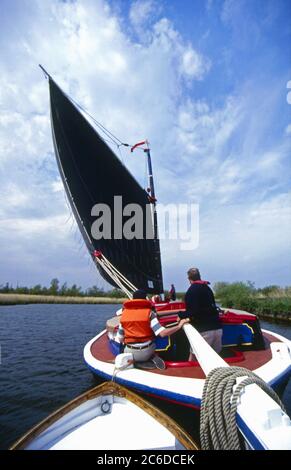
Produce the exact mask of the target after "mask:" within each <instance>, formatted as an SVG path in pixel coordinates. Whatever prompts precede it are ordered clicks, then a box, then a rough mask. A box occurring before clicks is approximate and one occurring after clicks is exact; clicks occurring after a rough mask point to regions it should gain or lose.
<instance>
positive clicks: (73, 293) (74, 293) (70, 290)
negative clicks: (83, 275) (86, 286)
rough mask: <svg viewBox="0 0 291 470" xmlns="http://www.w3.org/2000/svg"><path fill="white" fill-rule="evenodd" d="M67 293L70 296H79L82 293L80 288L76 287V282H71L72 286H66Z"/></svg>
mask: <svg viewBox="0 0 291 470" xmlns="http://www.w3.org/2000/svg"><path fill="white" fill-rule="evenodd" d="M67 295H68V296H70V297H76V296H81V295H83V293H82V288H81V287H77V285H76V284H73V285H72V287H68V289H67Z"/></svg>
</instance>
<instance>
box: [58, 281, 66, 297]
mask: <svg viewBox="0 0 291 470" xmlns="http://www.w3.org/2000/svg"><path fill="white" fill-rule="evenodd" d="M67 292H68V285H67V283H66V282H64V284H62V286H61V288H60V289H59V294H60V295H67Z"/></svg>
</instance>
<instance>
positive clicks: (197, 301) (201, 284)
mask: <svg viewBox="0 0 291 470" xmlns="http://www.w3.org/2000/svg"><path fill="white" fill-rule="evenodd" d="M187 274H188V279H189V281H190V284H191V285H190V287H189V289H188V290H187V292H186V295H185V304H186V312H183V318H184V317H187V318H190V323H191V324H192V325H193V326H194V327H195V328H196V329H197V331H199V333H200V334H201V336H202V337H203V338H204V339H205V341H207V343H208V344H209V345H210V346H211V347H212V348H213V349H214V350H215V351H216V352H217V353H218V354H219V353H220V351H221V348H222V343H221V339H222V328H221V323H220V320H219V313H218V309H217V307H216V304H215V299H214V295H213V292H212V290H211V289H210V287H209V284H210V283H209V282H208V281H202V280H201V276H200V272H199V269H197V268H190V269H189V270H188V272H187ZM193 359H194V354H193V352H192V351H190V355H189V361H193Z"/></svg>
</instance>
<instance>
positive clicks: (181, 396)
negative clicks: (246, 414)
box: [45, 72, 291, 448]
mask: <svg viewBox="0 0 291 470" xmlns="http://www.w3.org/2000/svg"><path fill="white" fill-rule="evenodd" d="M45 73H46V75H47V77H48V79H49V88H50V107H51V123H52V134H53V142H54V148H55V154H56V158H57V163H58V167H59V171H60V174H61V177H62V180H63V184H64V187H65V190H66V193H67V196H68V199H69V202H70V204H71V207H72V210H73V213H74V215H75V218H76V221H77V223H78V226H79V229H80V231H81V233H82V235H83V238H84V241H85V243H86V245H87V248H88V250H89V253H90V255H91V256H92V259H93V261H94V263H95V264H96V266H97V268H98V270H99V272H100V274H101V276H102V277H103V278H104V279H106V281H108V282H109V283H110V284H111V285H113V286H115V287H118V288H120V289H122V290H123V292H124V293H125V294H126V295H127V296H128V297H130V296H131V294H132V292H133V291H134V290H136V288H139V289H143V290H145V291H146V292H148V293H149V294H163V279H162V268H161V254H160V246H159V239H158V232H157V217H156V200H155V193H154V186H153V176H152V167H151V155H150V150H149V148H148V146H146V148H145V149H144V150H145V153H146V155H147V160H148V169H149V182H150V198H149V194H148V192H147V191H146V190H144V189H143V188H142V187H141V186H140V185H139V184H138V183H137V181H136V180H135V178H134V177H133V176H132V175H131V174H130V173H129V171H128V170H127V168H126V167H125V166H124V165H123V164H122V163H121V161H120V160H119V159H118V158H117V156H116V155H115V154H114V152H113V151H112V150H111V148H110V147H109V146H108V145H107V144H106V142H105V141H104V139H102V137H101V135H100V133H99V132H97V131H96V130H95V129H94V127H93V126H92V125H91V124H90V123H89V122H88V120H87V119H86V118H85V117H84V115H83V113H82V112H81V110H80V109H78V107H77V106H76V105H75V104H74V102H73V101H72V99H70V98H69V97H68V96H67V95H66V94H65V93H64V92H63V91H62V90H61V89H60V88H59V86H58V85H57V84H56V83H55V81H54V80H53V79H52V77H51V76H49V74H47V72H45ZM120 142H121V141H120ZM116 195H119V196H122V200H123V204H124V205H126V204H132V203H136V204H138V205H139V206H140V207H141V208H142V215H143V218H144V221H145V222H146V220H147V214H148V212H149V210H148V209H149V208H150V212H151V214H152V218H151V219H150V220H151V222H150V228H151V232H152V234H153V236H151V237H146V236H145V235H146V234H145V233H144V234H143V235H144V236H143V237H142V238H139V239H138V238H132V239H127V238H124V237H123V236H122V234H121V235H120V236H118V237H114V233H110V235H109V236H108V237H107V238H101V239H99V240H96V239H95V238H94V237H93V236H92V233H91V226H92V207H93V206H94V205H95V204H96V203H104V204H107V205H108V206H109V207H110V208H111V209H113V210H114V196H116ZM144 225H146V224H144ZM155 308H156V310H157V313H158V315H159V320H160V322H161V323H162V324H163V326H165V327H167V326H168V325H170V324H171V325H172V324H173V323H175V322H176V321H177V314H178V312H179V311H181V310H185V305H184V303H183V302H179V301H176V302H165V301H161V302H158V303H156V304H155ZM117 313H119V314H120V312H117ZM118 324H119V315H118V314H117V315H114V317H113V318H112V319H111V320H109V321H108V322H107V325H106V329H105V330H104V331H102V332H101V333H99V334H98V335H97V336H95V337H94V338H93V339H92V340H91V341H89V342H88V344H87V345H86V346H85V348H84V359H85V362H86V364H87V366H88V367H89V369H90V370H91V371H92V372H93V373H94V374H96V375H98V376H99V377H102V378H103V379H105V380H110V379H111V378H112V377H113V376H114V374H115V372H116V367H115V358H116V357H117V356H119V355H120V353H121V350H120V344H119V343H118V342H117V341H116V340H115V334H116V331H117V328H118ZM221 324H222V328H223V338H222V341H223V346H224V348H223V351H224V356H225V357H224V359H225V360H223V366H224V365H226V366H227V365H228V364H229V363H236V365H239V366H241V365H242V366H243V367H244V368H245V369H248V370H250V371H253V372H255V373H256V374H257V376H258V377H260V378H261V379H263V380H264V381H265V382H266V383H267V384H269V385H270V386H271V387H273V388H274V389H276V390H277V391H280V392H281V393H283V390H284V387H285V386H286V384H287V382H288V379H289V376H290V373H291V354H290V349H291V347H290V341H289V340H288V339H286V338H284V337H282V336H280V335H278V334H275V333H272V332H270V331H267V330H263V331H262V330H261V328H260V325H259V321H258V319H257V317H256V316H255V315H253V314H251V313H249V312H243V311H239V310H234V309H231V310H229V309H228V310H225V311H224V312H223V313H222V315H221ZM184 329H185V328H184ZM186 330H187V334H185V333H186V332H185V331H180V332H178V333H176V334H175V335H173V336H172V337H171V338H158V339H157V341H156V343H157V346H156V351H158V352H159V354H160V356H161V357H162V358H163V359H164V360H165V362H166V366H167V368H166V370H156V369H151V370H145V369H140V368H136V367H134V368H132V367H131V368H126V369H124V370H120V371H119V372H118V374H117V375H116V377H115V380H116V381H117V382H119V383H120V384H122V385H125V386H127V387H130V388H133V389H135V390H137V391H140V392H143V393H147V394H149V395H152V396H154V397H157V398H159V399H164V400H167V401H170V402H173V403H176V404H179V405H183V406H186V407H190V408H198V409H199V408H200V406H201V400H202V392H203V386H204V382H205V377H206V375H207V373H208V367H207V366H206V367H203V366H202V362H203V361H202V362H201V360H200V361H197V362H189V361H188V360H187V356H188V351H189V343H188V340H187V338H188V339H189V342H190V343H191V341H192V340H193V341H192V342H194V343H195V344H194V346H195V345H196V350H197V354H196V356H197V357H199V350H203V351H206V353H205V354H206V355H208V354H209V355H210V356H211V355H212V356H213V354H212V352H211V351H210V350H209V349H208V350H207V346H205V344H204V343H205V342H204V343H203V341H204V340H203V339H202V338H201V336H200V335H198V336H197V335H196V334H195V329H194V328H193V327H192V326H191V325H187V328H186ZM193 338H195V341H194V339H193ZM197 344H198V346H197ZM205 347H206V349H205ZM210 349H211V348H210ZM221 361H222V359H220V358H219V357H218V358H216V359H215V360H214V361H213V365H214V367H215V364H216V363H218V364H220V365H221ZM272 406H273V405H272V404H271V405H270V403H269V404H268V405H267V410H265V411H266V412H267V413H268V412H269V411H271V409H272ZM268 407H271V408H268ZM252 426H255V423H254V424H252V419H251V424H249V425H248V427H247V429H248V431H247V433H246V434H247V435H248V445H249V446H250V447H251V448H269V447H268V445H269V444H266V445H265V444H264V442H265V441H264V439H263V438H262V440H261V441H260V444H258V439H257V436H256V435H255V434H254V432H252V431H251V428H252ZM262 426H263V424H262ZM272 426H273V425H272V424H271V427H272ZM273 427H274V428H275V427H276V424H274V426H273ZM277 430H278V429H277ZM275 432H276V431H275ZM261 434H263V432H262V433H261ZM274 435H275V434H274ZM273 441H274V442H275V438H274V440H273ZM268 442H269V441H268ZM271 442H272V438H271ZM260 446H261V447H260Z"/></svg>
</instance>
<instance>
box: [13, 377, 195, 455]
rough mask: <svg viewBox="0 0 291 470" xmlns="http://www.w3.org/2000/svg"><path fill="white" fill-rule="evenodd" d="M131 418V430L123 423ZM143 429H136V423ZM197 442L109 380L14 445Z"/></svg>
mask: <svg viewBox="0 0 291 470" xmlns="http://www.w3.org/2000/svg"><path fill="white" fill-rule="evenodd" d="M125 422H126V428H127V432H126V433H123V432H120V430H122V429H123V427H122V424H123V423H125ZM137 423H138V426H140V428H139V429H140V432H136V429H137V428H136V425H137ZM197 448H198V447H197V445H196V443H195V442H194V441H193V439H192V438H191V437H190V435H189V434H188V433H187V432H186V431H184V429H182V427H181V426H179V425H178V424H177V423H176V422H175V421H173V419H171V418H170V417H169V416H167V415H166V414H164V413H163V412H161V411H160V410H158V409H157V408H155V407H154V406H153V405H152V404H150V403H149V402H147V401H145V400H144V399H142V398H141V397H139V396H137V395H136V394H135V393H133V392H131V391H129V390H127V389H125V388H124V387H121V386H120V385H118V384H116V383H113V382H110V383H104V384H102V385H99V386H98V387H95V388H93V389H92V390H90V391H88V392H86V393H84V394H83V395H81V396H80V397H77V398H76V399H75V400H73V401H72V402H70V403H68V404H67V405H65V406H64V407H63V408H61V409H59V410H58V411H56V412H55V413H53V414H52V415H51V416H49V417H48V418H46V419H45V420H44V421H42V422H41V423H40V424H38V425H37V426H35V427H34V428H33V429H32V430H31V431H29V432H28V433H27V434H26V435H24V436H23V437H22V438H20V439H19V440H18V441H17V442H16V443H15V444H14V445H13V446H12V447H11V449H12V450H20V449H22V450H112V449H114V450H124V449H126V450H129V449H135V450H136V449H163V450H185V449H188V450H193V449H197Z"/></svg>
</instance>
